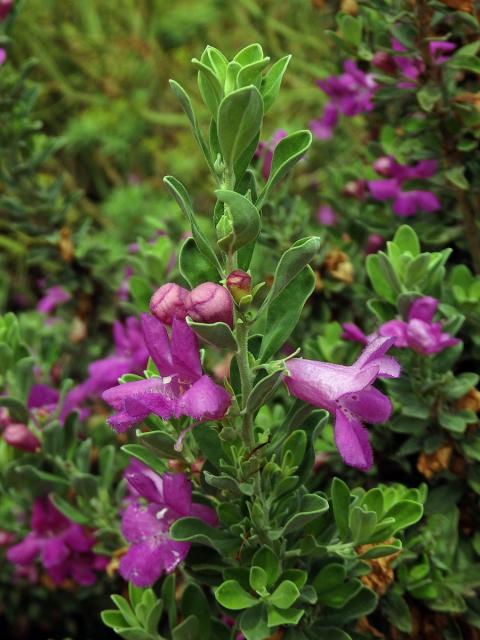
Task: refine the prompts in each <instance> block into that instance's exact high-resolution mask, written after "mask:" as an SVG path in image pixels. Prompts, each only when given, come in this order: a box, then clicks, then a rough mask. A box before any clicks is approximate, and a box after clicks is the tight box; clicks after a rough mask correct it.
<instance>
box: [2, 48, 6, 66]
mask: <svg viewBox="0 0 480 640" xmlns="http://www.w3.org/2000/svg"><path fill="white" fill-rule="evenodd" d="M6 61H7V52H6V51H5V49H3V48H2V47H0V67H1V66H2V64H4V63H5V62H6Z"/></svg>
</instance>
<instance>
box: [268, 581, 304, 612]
mask: <svg viewBox="0 0 480 640" xmlns="http://www.w3.org/2000/svg"><path fill="white" fill-rule="evenodd" d="M299 597H300V591H299V590H298V587H297V585H296V584H295V583H294V582H292V581H291V580H284V581H283V582H281V583H280V584H279V585H278V587H277V588H276V589H275V591H274V592H273V593H272V595H271V596H270V597H269V598H268V601H269V602H270V603H271V604H273V605H274V606H275V607H278V608H279V609H289V608H290V607H291V606H292V605H293V604H294V603H295V602H296V601H297V599H298V598H299Z"/></svg>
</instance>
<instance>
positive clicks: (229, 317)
mask: <svg viewBox="0 0 480 640" xmlns="http://www.w3.org/2000/svg"><path fill="white" fill-rule="evenodd" d="M185 307H186V309H187V315H189V316H190V317H191V318H192V320H195V321H196V322H207V323H209V324H211V323H214V322H225V324H228V325H229V326H232V324H233V300H232V296H231V295H230V293H229V292H228V291H227V289H225V287H222V286H221V285H220V284H215V283H214V282H204V283H203V284H199V285H198V287H195V289H192V291H190V293H189V294H188V296H187V299H186V300H185Z"/></svg>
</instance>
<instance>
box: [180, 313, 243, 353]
mask: <svg viewBox="0 0 480 640" xmlns="http://www.w3.org/2000/svg"><path fill="white" fill-rule="evenodd" d="M186 321H187V324H188V326H189V327H190V328H191V329H193V331H194V332H195V333H196V334H197V336H198V337H199V338H201V339H202V340H205V342H208V343H209V344H212V345H213V346H214V347H219V348H220V349H228V350H229V351H236V350H237V348H238V345H237V341H236V340H235V336H234V335H233V333H232V330H231V329H230V327H229V326H228V324H225V323H224V322H213V323H212V324H206V323H203V322H194V321H193V320H192V319H191V318H190V317H189V316H187V318H186Z"/></svg>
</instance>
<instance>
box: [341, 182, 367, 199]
mask: <svg viewBox="0 0 480 640" xmlns="http://www.w3.org/2000/svg"><path fill="white" fill-rule="evenodd" d="M365 187H366V182H365V180H349V181H348V182H347V183H346V184H345V186H344V188H343V193H344V194H345V195H346V196H349V197H350V198H356V199H357V200H363V199H364V197H365Z"/></svg>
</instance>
